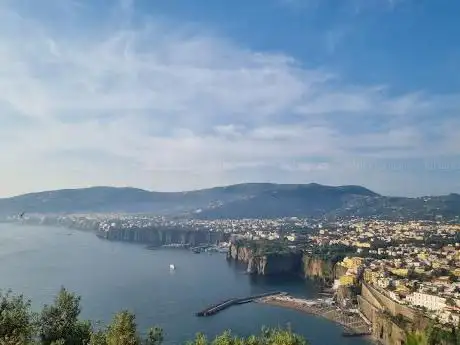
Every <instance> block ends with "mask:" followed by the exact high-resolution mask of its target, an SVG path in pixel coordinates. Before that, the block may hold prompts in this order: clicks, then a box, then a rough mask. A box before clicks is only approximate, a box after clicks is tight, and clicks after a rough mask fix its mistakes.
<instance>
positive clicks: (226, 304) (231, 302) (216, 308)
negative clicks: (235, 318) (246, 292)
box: [195, 291, 283, 317]
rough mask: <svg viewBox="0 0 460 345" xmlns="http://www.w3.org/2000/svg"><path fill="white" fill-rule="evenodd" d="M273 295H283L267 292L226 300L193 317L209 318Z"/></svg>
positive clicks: (277, 292)
mask: <svg viewBox="0 0 460 345" xmlns="http://www.w3.org/2000/svg"><path fill="white" fill-rule="evenodd" d="M275 295H283V293H282V292H281V291H276V292H267V293H263V294H259V295H254V296H249V297H243V298H230V299H227V300H224V301H222V302H220V303H217V304H213V305H211V306H209V307H207V308H205V309H203V310H201V311H199V312H197V313H196V314H195V315H196V316H200V317H202V316H211V315H214V314H217V313H218V312H220V311H222V310H225V309H227V308H229V307H231V306H233V305H238V304H245V303H250V302H253V301H255V300H257V299H260V298H265V297H269V296H275Z"/></svg>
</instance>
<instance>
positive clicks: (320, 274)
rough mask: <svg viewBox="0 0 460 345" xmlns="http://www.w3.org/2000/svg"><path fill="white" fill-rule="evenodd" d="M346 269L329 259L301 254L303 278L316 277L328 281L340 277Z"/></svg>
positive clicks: (330, 281)
mask: <svg viewBox="0 0 460 345" xmlns="http://www.w3.org/2000/svg"><path fill="white" fill-rule="evenodd" d="M345 273H346V269H345V268H344V267H342V266H340V265H336V263H334V262H332V261H331V260H325V259H322V258H319V257H316V256H310V255H307V254H304V255H303V256H302V274H303V276H304V278H317V279H320V280H323V281H325V282H328V283H332V282H333V281H334V279H337V278H340V277H341V276H342V275H344V274H345Z"/></svg>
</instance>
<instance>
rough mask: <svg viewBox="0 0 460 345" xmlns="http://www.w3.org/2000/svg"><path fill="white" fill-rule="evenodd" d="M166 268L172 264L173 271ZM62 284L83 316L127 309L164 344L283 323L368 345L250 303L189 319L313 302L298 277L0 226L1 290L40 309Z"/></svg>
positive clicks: (81, 235)
mask: <svg viewBox="0 0 460 345" xmlns="http://www.w3.org/2000/svg"><path fill="white" fill-rule="evenodd" d="M171 263H173V264H174V265H175V266H176V270H175V271H173V272H170V270H169V264H171ZM60 286H65V287H66V288H68V289H69V290H71V291H73V292H76V293H77V294H79V295H81V296H82V306H83V312H82V317H84V318H88V319H92V320H100V321H102V322H106V321H108V320H110V319H111V317H112V316H113V314H114V313H115V312H117V311H119V310H121V309H128V310H130V311H132V312H134V313H135V314H136V317H137V323H138V325H139V328H140V330H146V329H147V328H148V327H149V326H153V325H159V326H161V327H163V329H164V331H165V333H166V344H180V343H182V342H184V341H185V340H187V339H190V338H191V337H193V336H194V334H195V333H197V332H205V333H206V334H208V335H210V336H214V335H216V334H218V333H221V332H222V331H224V330H226V329H232V330H233V332H235V333H238V334H240V335H248V334H250V333H254V332H258V331H259V330H260V328H261V327H262V326H263V325H266V326H278V325H282V326H284V325H287V324H288V323H289V324H290V325H291V327H292V328H293V329H294V330H295V331H296V332H298V333H301V334H304V335H305V336H306V337H307V338H308V339H309V340H310V342H311V344H312V345H324V344H327V345H339V344H344V345H364V344H369V343H368V342H367V341H365V340H364V339H358V338H343V337H341V332H342V329H341V328H340V327H339V326H337V325H335V324H334V323H332V322H329V321H327V320H324V319H321V318H318V317H315V316H310V315H305V314H302V313H300V312H296V311H293V310H287V309H283V308H278V307H273V306H268V305H262V304H256V303H250V304H245V305H240V306H234V307H232V308H230V309H228V310H225V311H223V312H221V313H219V314H217V315H215V316H212V317H208V318H198V317H196V316H195V315H194V313H195V312H197V311H199V310H201V309H203V308H204V307H205V306H207V305H210V304H213V303H216V302H218V301H221V300H223V299H226V298H231V297H243V296H248V295H252V294H257V293H262V292H267V291H276V290H282V291H287V292H290V293H292V294H294V295H297V296H305V297H312V296H315V293H316V292H317V290H316V289H315V287H314V286H313V285H312V284H311V283H308V282H304V281H302V280H300V279H296V278H289V279H288V278H283V279H279V278H277V279H268V278H262V277H259V278H254V277H251V276H248V275H246V274H245V273H244V270H243V269H242V268H241V267H238V266H235V265H234V264H231V263H228V262H227V261H226V260H225V255H223V254H213V255H208V254H205V253H202V254H192V253H190V252H188V251H183V250H173V249H160V250H147V249H145V248H144V247H143V246H141V245H135V244H128V243H120V242H109V241H105V240H102V239H99V238H97V237H96V236H95V235H94V234H92V233H88V232H80V231H75V230H68V229H62V228H53V227H26V226H18V225H7V224H0V289H3V290H5V289H9V288H11V289H13V290H14V291H15V292H19V293H23V294H24V295H25V296H27V297H28V298H31V299H32V302H33V307H34V308H40V307H41V306H42V305H43V304H44V303H50V302H52V299H53V296H54V295H55V294H56V292H57V291H58V290H59V288H60Z"/></svg>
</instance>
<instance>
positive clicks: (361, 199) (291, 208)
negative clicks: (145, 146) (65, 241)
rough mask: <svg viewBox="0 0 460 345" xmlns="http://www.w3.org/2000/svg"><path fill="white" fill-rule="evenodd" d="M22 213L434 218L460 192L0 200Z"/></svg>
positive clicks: (454, 205)
mask: <svg viewBox="0 0 460 345" xmlns="http://www.w3.org/2000/svg"><path fill="white" fill-rule="evenodd" d="M21 212H26V213H43V214H50V213H52V214H69V213H111V212H116V213H149V214H157V215H169V216H172V215H177V216H187V217H195V218H203V219H217V218H274V217H289V216H299V217H301V216H304V217H323V216H326V217H332V218H336V217H350V216H363V217H383V218H433V217H435V216H437V215H442V216H445V217H448V218H454V217H456V216H459V215H460V195H458V194H450V195H445V196H437V197H423V198H403V197H400V198H396V197H386V196H382V195H379V194H377V193H374V192H372V191H370V190H369V189H366V188H364V187H360V186H338V187H332V186H324V185H320V184H316V183H311V184H272V183H245V184H237V185H231V186H226V187H215V188H210V189H202V190H196V191H189V192H174V193H166V192H149V191H145V190H142V189H136V188H114V187H93V188H83V189H64V190H56V191H48V192H40V193H31V194H24V195H20V196H16V197H12V198H5V199H0V215H15V214H19V213H21Z"/></svg>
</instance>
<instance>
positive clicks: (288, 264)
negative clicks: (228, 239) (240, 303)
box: [227, 244, 301, 275]
mask: <svg viewBox="0 0 460 345" xmlns="http://www.w3.org/2000/svg"><path fill="white" fill-rule="evenodd" d="M227 258H228V259H232V260H236V261H240V262H244V263H247V264H248V268H247V271H248V273H251V274H260V275H273V274H281V273H293V274H296V273H298V272H299V270H300V262H301V254H300V253H282V254H278V253H273V254H262V255H261V254H258V253H256V252H255V250H254V249H252V248H249V247H247V246H244V245H238V244H232V245H231V246H230V249H229V251H228V254H227Z"/></svg>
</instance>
